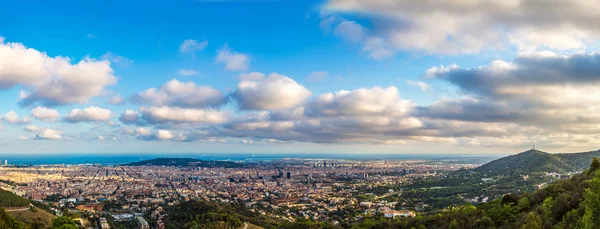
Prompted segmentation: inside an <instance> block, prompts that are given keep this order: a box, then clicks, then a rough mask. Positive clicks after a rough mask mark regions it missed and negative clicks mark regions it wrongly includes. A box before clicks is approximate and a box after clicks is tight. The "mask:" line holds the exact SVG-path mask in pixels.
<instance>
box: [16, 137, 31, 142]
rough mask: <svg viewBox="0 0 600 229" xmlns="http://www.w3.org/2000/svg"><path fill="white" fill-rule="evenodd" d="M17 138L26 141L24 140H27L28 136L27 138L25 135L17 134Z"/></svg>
mask: <svg viewBox="0 0 600 229" xmlns="http://www.w3.org/2000/svg"><path fill="white" fill-rule="evenodd" d="M18 139H19V140H21V141H26V140H29V138H27V137H25V136H19V138H18Z"/></svg>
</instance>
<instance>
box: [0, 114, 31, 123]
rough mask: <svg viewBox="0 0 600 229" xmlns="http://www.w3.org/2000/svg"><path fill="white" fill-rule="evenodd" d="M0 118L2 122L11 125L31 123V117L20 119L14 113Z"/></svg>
mask: <svg viewBox="0 0 600 229" xmlns="http://www.w3.org/2000/svg"><path fill="white" fill-rule="evenodd" d="M0 118H1V120H4V121H5V122H8V123H11V124H27V123H30V122H31V120H30V119H29V117H19V115H17V113H16V112H14V111H9V112H8V113H6V114H4V116H2V117H0Z"/></svg>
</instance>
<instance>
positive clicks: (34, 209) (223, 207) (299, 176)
mask: <svg viewBox="0 0 600 229" xmlns="http://www.w3.org/2000/svg"><path fill="white" fill-rule="evenodd" d="M583 154H586V155H585V156H582V157H580V158H579V160H573V159H570V158H562V157H565V156H564V155H554V154H547V153H544V152H541V151H537V150H530V151H527V152H524V153H521V154H517V155H513V156H509V157H505V158H502V159H499V160H495V161H492V162H490V163H487V164H485V165H481V161H480V160H477V159H472V158H457V159H435V160H433V159H431V160H329V159H327V160H325V159H279V160H271V161H206V160H196V159H189V158H158V159H153V160H148V161H140V162H135V163H130V164H122V165H110V166H107V165H97V164H76V165H11V164H9V163H8V161H5V162H4V165H2V166H1V167H0V188H1V189H2V190H3V191H2V195H4V198H0V199H2V200H0V206H2V207H3V208H4V211H6V212H5V213H9V214H12V215H13V216H14V217H16V218H17V219H20V220H22V221H25V222H27V223H28V224H29V225H34V226H35V225H37V227H39V228H44V227H49V226H51V225H55V224H57V222H56V221H57V219H59V220H66V222H72V223H73V225H77V226H76V227H74V228H78V227H83V228H100V229H104V228H142V229H145V228H211V227H212V228H245V229H247V228H277V227H281V228H286V227H285V226H286V225H288V226H289V225H291V226H289V227H288V228H311V227H312V228H328V226H331V227H341V228H351V227H352V226H356V225H364V224H365V223H368V222H370V221H375V222H376V220H385V219H389V220H400V221H402V220H405V221H407V220H408V221H410V220H413V221H414V220H417V221H418V220H422V219H423V216H432V215H438V216H439V214H440V213H444V212H447V211H449V210H450V211H455V210H456V209H462V210H460V211H464V209H465V206H486V205H485V204H487V203H488V202H490V204H493V203H494V200H496V202H497V200H499V199H503V200H502V201H505V200H504V198H505V197H506V194H510V195H514V196H515V197H514V198H518V196H527V195H530V194H531V193H532V192H535V190H538V189H542V188H544V187H546V186H548V185H549V184H552V182H554V181H557V180H563V179H564V178H568V177H571V176H573V175H575V174H578V173H580V172H581V171H583V170H585V169H586V168H587V167H588V166H589V161H591V159H590V157H591V156H593V155H592V154H594V153H583ZM583 154H582V155H583ZM587 154H589V155H587ZM594 155H595V154H594ZM588 159H589V160H588ZM556 160H565V161H569V162H570V163H571V164H568V163H566V164H565V163H562V162H561V163H556ZM534 162H535V163H542V164H540V165H534V164H532V163H534ZM11 199H14V200H11ZM516 204H522V203H520V202H517V203H516ZM232 209H233V210H232ZM25 213H27V214H25ZM40 214H43V215H42V216H40ZM28 215H35V216H29V217H28ZM408 221H407V222H408ZM209 222H212V223H213V224H210V225H212V226H208V225H209V224H207V223H209ZM215 222H216V223H215ZM392 222H393V221H392ZM490 222H491V219H490ZM309 223H310V224H311V225H310V226H307V225H308V224H309ZM488 223H489V222H488ZM59 224H60V222H59ZM294 225H295V226H296V227H294ZM419 225H421V226H424V225H425V224H419ZM446 226H447V225H446ZM430 227H431V226H430ZM0 228H1V225H0ZM32 228H33V227H32ZM365 228H369V227H368V226H367V227H365ZM399 228H403V227H399ZM431 228H446V227H431ZM454 228H461V227H454ZM465 228H466V227H465ZM471 228H472V227H471ZM485 228H487V227H485Z"/></svg>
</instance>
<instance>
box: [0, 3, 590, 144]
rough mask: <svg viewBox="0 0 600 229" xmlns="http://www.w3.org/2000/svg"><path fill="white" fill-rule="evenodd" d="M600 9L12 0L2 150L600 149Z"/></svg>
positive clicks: (3, 10) (0, 87)
mask: <svg viewBox="0 0 600 229" xmlns="http://www.w3.org/2000/svg"><path fill="white" fill-rule="evenodd" d="M598 21H600V2H599V1H589V0H572V1H559V0H454V1H429V0H424V1H409V0H329V1H302V0H253V1H252V0H195V1H191V0H190V1H188V0H182V1H110V0H109V1H106V0H102V1H101V0H97V1H96V0H91V1H51V2H50V1H29V0H24V1H10V2H4V3H3V4H2V7H0V100H1V101H2V103H1V105H0V116H1V117H0V120H1V124H0V126H1V128H0V153H3V154H23V155H27V154H40V153H165V154H168V153H182V152H184V153H185V152H188V153H218V154H223V155H224V154H226V153H248V154H249V155H250V154H259V153H265V154H274V155H286V154H289V155H293V154H299V153H310V154H315V153H316V154H319V153H320V154H323V155H324V156H326V155H333V154H335V155H343V154H387V153H393V154H464V155H467V154H469V155H491V154H512V153H517V152H521V151H524V150H526V149H528V148H531V145H532V143H533V142H535V144H536V146H537V148H539V149H541V150H545V151H549V152H576V151H587V150H596V149H598V148H599V147H598V145H599V144H598V143H600V135H599V134H598V133H600V54H599V53H598V50H599V47H600V46H599V41H600V24H599V23H597V22H598Z"/></svg>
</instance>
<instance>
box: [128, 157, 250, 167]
mask: <svg viewBox="0 0 600 229" xmlns="http://www.w3.org/2000/svg"><path fill="white" fill-rule="evenodd" d="M125 166H193V167H205V168H214V167H225V168H239V167H243V166H244V164H241V163H236V162H231V161H205V160H199V159H193V158H156V159H151V160H145V161H138V162H133V163H129V164H125Z"/></svg>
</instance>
